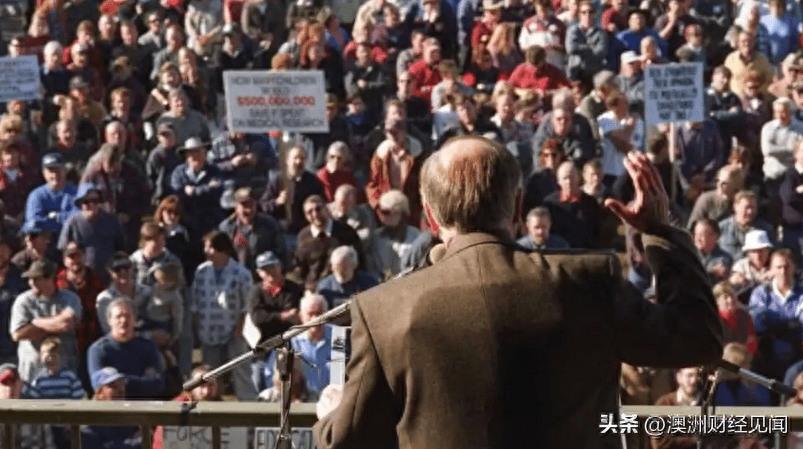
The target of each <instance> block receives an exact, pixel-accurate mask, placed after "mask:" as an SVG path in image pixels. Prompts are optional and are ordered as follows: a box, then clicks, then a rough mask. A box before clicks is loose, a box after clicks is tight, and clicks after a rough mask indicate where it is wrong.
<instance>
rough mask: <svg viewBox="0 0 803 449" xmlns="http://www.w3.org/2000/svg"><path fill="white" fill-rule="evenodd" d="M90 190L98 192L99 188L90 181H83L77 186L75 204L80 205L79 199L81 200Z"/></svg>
mask: <svg viewBox="0 0 803 449" xmlns="http://www.w3.org/2000/svg"><path fill="white" fill-rule="evenodd" d="M90 192H97V193H98V194H100V189H99V188H98V186H96V185H95V184H93V183H91V182H85V183H83V184H81V185H80V186H78V193H76V194H75V205H76V206H78V207H81V201H83V200H84V198H86V196H87V195H88V194H89V193H90Z"/></svg>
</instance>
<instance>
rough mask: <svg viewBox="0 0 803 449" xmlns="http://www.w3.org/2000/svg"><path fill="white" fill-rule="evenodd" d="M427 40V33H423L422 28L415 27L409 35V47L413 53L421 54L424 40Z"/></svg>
mask: <svg viewBox="0 0 803 449" xmlns="http://www.w3.org/2000/svg"><path fill="white" fill-rule="evenodd" d="M426 40H427V35H426V34H424V30H421V29H415V30H413V32H412V33H411V35H410V43H411V45H410V48H411V49H412V50H413V54H414V55H416V56H422V55H423V54H424V42H425V41H426Z"/></svg>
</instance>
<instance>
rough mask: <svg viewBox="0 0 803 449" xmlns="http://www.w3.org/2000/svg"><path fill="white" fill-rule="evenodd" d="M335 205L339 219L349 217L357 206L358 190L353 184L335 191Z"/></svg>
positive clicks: (343, 185) (335, 211)
mask: <svg viewBox="0 0 803 449" xmlns="http://www.w3.org/2000/svg"><path fill="white" fill-rule="evenodd" d="M332 203H333V209H334V211H333V212H334V214H335V215H337V216H338V217H345V216H348V215H349V214H350V213H351V211H352V210H354V207H355V206H356V205H357V188H356V187H354V186H353V185H351V184H341V185H340V187H338V188H337V190H335V197H334V201H333V202H332Z"/></svg>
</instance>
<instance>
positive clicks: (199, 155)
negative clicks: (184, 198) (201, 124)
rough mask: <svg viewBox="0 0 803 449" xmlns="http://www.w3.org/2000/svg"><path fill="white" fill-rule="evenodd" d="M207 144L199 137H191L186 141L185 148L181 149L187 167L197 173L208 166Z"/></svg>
mask: <svg viewBox="0 0 803 449" xmlns="http://www.w3.org/2000/svg"><path fill="white" fill-rule="evenodd" d="M207 146H208V145H206V144H205V143H203V142H201V139H199V138H197V137H190V138H189V139H187V140H186V141H184V146H183V147H181V148H180V149H179V152H180V153H182V154H183V156H184V157H185V159H186V161H187V166H188V167H189V168H190V170H192V171H193V172H195V173H198V172H200V171H201V170H203V168H204V167H205V166H206V149H207Z"/></svg>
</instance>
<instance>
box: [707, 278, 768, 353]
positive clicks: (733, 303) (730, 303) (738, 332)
mask: <svg viewBox="0 0 803 449" xmlns="http://www.w3.org/2000/svg"><path fill="white" fill-rule="evenodd" d="M714 299H716V300H717V308H718V309H719V317H720V321H721V322H722V342H723V343H730V342H736V343H739V344H743V345H745V348H747V350H748V351H749V352H750V354H751V355H755V353H756V350H757V349H758V337H757V336H756V328H755V326H754V325H753V318H752V317H751V316H750V314H749V313H748V312H747V311H746V310H744V308H742V305H741V304H739V301H738V300H737V298H736V292H735V291H734V290H733V286H731V285H730V284H729V283H728V282H727V281H723V282H719V283H718V284H716V285H714Z"/></svg>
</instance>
